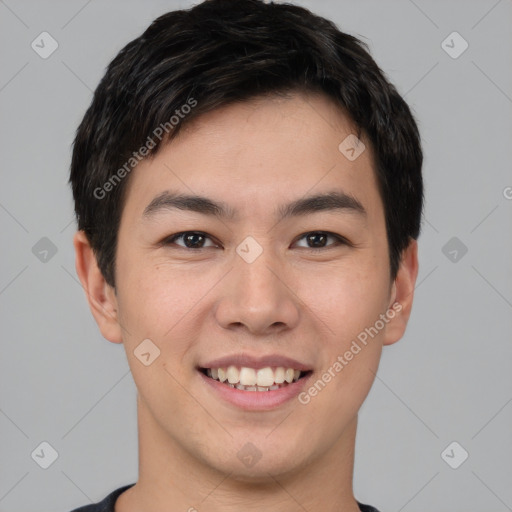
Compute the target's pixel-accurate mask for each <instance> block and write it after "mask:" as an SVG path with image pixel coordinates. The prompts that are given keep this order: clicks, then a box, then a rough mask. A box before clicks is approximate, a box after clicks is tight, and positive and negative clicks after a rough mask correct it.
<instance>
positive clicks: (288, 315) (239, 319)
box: [215, 250, 300, 335]
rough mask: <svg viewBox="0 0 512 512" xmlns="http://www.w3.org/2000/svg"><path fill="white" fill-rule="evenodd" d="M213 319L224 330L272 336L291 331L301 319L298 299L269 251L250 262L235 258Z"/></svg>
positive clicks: (285, 273) (284, 269)
mask: <svg viewBox="0 0 512 512" xmlns="http://www.w3.org/2000/svg"><path fill="white" fill-rule="evenodd" d="M223 284H224V286H223V288H222V291H221V298H220V299H219V301H218V303H217V307H216V310H215V316H216V320H217V322H218V324H219V325H220V326H221V327H223V328H224V329H230V330H238V331H244V330H245V331H247V332H249V333H251V334H252V335H271V334H277V333H279V332H282V331H285V330H288V329H293V328H294V327H295V326H296V325H297V324H298V322H299V318H300V299H299V297H298V296H297V295H296V294H295V293H294V291H293V283H291V282H290V275H289V271H288V275H287V272H286V268H285V263H284V262H283V263H280V262H279V261H278V259H277V258H275V257H272V254H271V251H270V250H264V251H263V253H262V254H261V255H260V256H259V257H258V258H257V259H256V260H255V261H253V262H252V263H248V262H246V261H244V260H243V259H242V258H240V257H238V255H237V256H236V258H235V262H234V268H233V269H232V270H231V272H229V273H228V275H227V276H226V278H225V280H224V283H223Z"/></svg>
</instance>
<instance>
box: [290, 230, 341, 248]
mask: <svg viewBox="0 0 512 512" xmlns="http://www.w3.org/2000/svg"><path fill="white" fill-rule="evenodd" d="M329 238H332V239H334V240H335V243H333V244H327V240H328V239H329ZM303 239H305V240H306V243H307V244H311V245H312V247H311V246H307V247H305V248H306V249H309V250H311V251H321V250H324V249H329V248H331V247H336V246H339V245H350V242H349V241H348V240H347V239H345V238H343V237H342V236H340V235H337V234H335V233H330V232H328V231H310V232H309V233H304V234H303V235H302V236H301V237H300V238H299V239H298V240H303Z"/></svg>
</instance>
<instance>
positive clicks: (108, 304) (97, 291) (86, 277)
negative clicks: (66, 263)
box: [73, 231, 123, 343]
mask: <svg viewBox="0 0 512 512" xmlns="http://www.w3.org/2000/svg"><path fill="white" fill-rule="evenodd" d="M73 245H74V247H75V268H76V273H77V274H78V277H79V279H80V282H81V283H82V287H83V289H84V291H85V294H86V296H87V301H88V302H89V308H90V309H91V312H92V314H93V316H94V319H95V320H96V323H97V324H98V327H99V328H100V331H101V334H102V335H103V337H104V338H106V339H107V340H109V341H111V342H112V343H122V342H123V339H122V332H121V325H120V324H119V322H118V317H117V297H116V293H115V289H114V288H112V287H111V286H110V285H109V284H108V283H107V282H106V281H105V278H104V277H103V274H102V273H101V271H100V269H99V267H98V264H97V261H96V255H95V254H94V252H93V250H92V247H91V245H90V243H89V240H88V239H87V236H86V234H85V232H84V231H77V232H76V233H75V236H74V237H73Z"/></svg>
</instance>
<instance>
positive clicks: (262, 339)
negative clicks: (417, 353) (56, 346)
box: [99, 94, 415, 479]
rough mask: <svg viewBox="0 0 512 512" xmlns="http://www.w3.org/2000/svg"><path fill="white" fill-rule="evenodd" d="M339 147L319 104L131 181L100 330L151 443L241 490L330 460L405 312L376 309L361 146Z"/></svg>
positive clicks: (375, 228) (174, 148)
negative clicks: (116, 353)
mask: <svg viewBox="0 0 512 512" xmlns="http://www.w3.org/2000/svg"><path fill="white" fill-rule="evenodd" d="M355 133H356V132H355V130H354V128H353V127H352V126H351V124H350V122H349V121H348V120H347V118H345V117H344V116H343V114H342V113H341V112H339V111H338V110H336V109H335V108H334V106H333V104H331V103H330V101H329V100H328V99H326V98H324V97H323V96H302V95H298V94H297V95H294V96H292V97H290V98H289V99H283V98H266V99H257V100H252V101H250V102H246V103H243V104H237V105H231V106H228V107H225V108H222V109H219V110H216V111H214V112H211V113H209V114H206V115H203V116H202V117H200V118H198V119H197V121H194V122H193V123H191V124H190V125H188V126H187V127H186V129H185V130H184V131H182V132H181V133H180V135H179V137H178V138H176V139H174V140H173V141H172V142H171V143H170V144H168V145H166V146H165V147H163V148H162V149H161V150H160V152H159V153H158V155H157V156H156V157H155V158H154V159H152V160H145V161H143V162H141V163H140V164H139V166H138V167H137V168H136V169H135V170H134V171H132V175H131V176H130V182H129V184H128V188H127V194H126V202H125V205H124V209H123V213H122V219H121V224H120V228H119V236H118V247H117V254H116V284H117V288H116V292H115V296H114V295H113V296H112V300H113V301H114V302H115V310H116V322H115V323H113V321H109V322H110V323H109V324H107V323H105V321H104V322H103V323H100V322H99V323H100V327H102V332H103V333H104V335H105V337H107V338H108V339H110V340H111V341H114V342H120V341H122V342H123V344H124V346H125V349H126V355H127V358H128V362H129V365H130V368H131V371H132V373H133V377H134V379H135V383H136V385H137V388H138V393H139V414H140V415H143V417H144V421H143V422H142V425H146V427H143V428H148V429H152V430H153V431H154V432H156V431H158V433H159V442H160V443H162V442H163V443H166V444H167V445H168V446H169V447H172V449H173V450H175V451H180V453H182V454H183V455H184V456H186V457H190V458H191V460H192V459H193V460H195V461H197V462H198V463H200V464H203V465H206V466H208V467H210V468H214V469H217V470H220V471H222V472H224V473H232V474H234V475H237V476H238V477H239V478H240V479H258V478H260V477H262V478H263V476H265V475H267V474H268V473H271V474H274V475H276V474H286V473H289V474H291V473H293V472H294V471H299V470H300V469H301V468H305V467H307V466H308V464H313V463H315V462H318V461H320V460H322V457H326V456H327V454H328V453H329V452H330V451H331V450H333V449H334V450H336V447H337V446H339V443H340V439H341V438H342V436H343V432H344V431H345V429H346V427H347V426H348V425H349V424H351V422H353V421H354V419H355V418H356V415H357V411H358V409H359V408H360V406H361V404H362V402H363V401H364V399H365V397H366V396H367V393H368V391H369V389H370V387H371V384H372V382H373V379H374V372H376V371H377V367H378V362H379V358H380V355H381V350H382V346H383V344H387V343H391V342H393V341H396V340H397V339H398V338H399V337H400V336H401V334H402V333H403V329H404V328H405V327H404V325H405V321H406V318H405V317H406V316H407V311H408V307H406V306H404V305H403V304H402V305H400V304H399V305H398V306H397V304H396V303H395V307H394V308H393V303H394V302H395V300H397V282H398V281H397V282H395V283H392V282H391V281H390V276H389V259H388V245H387V237H386V228H385V218H384V210H383V203H382V200H381V198H380V196H379V193H378V189H377V182H376V178H375V174H374V170H373V160H372V154H371V149H370V146H369V143H368V142H367V141H365V140H364V139H363V140H362V142H363V143H364V144H365V149H364V150H363V151H362V153H361V154H360V155H359V156H358V157H357V158H355V159H353V153H356V152H358V150H360V149H361V148H362V146H357V147H356V148H355V152H351V150H350V147H348V150H347V149H346V148H345V150H344V151H345V153H344V152H343V151H341V150H340V149H339V146H340V143H342V141H344V139H345V138H346V137H347V136H349V135H350V134H355ZM349 146H350V145H349ZM352 146H353V144H352ZM344 147H345V146H342V149H343V148H344ZM347 155H348V156H350V157H351V158H348V157H347ZM184 196H200V197H201V198H202V199H197V198H196V199H186V198H185V197H184ZM212 203H215V205H213V204H212ZM402 271H403V270H401V272H402ZM412 274H414V272H413V271H412V272H411V271H410V272H409V275H412ZM399 275H401V274H399ZM414 277H415V276H414ZM398 292H399V293H401V292H400V289H399V290H398ZM408 292H409V295H410V293H411V290H410V287H409V289H408ZM402 295H404V294H403V293H402ZM364 333H366V336H365V335H364ZM143 340H151V341H149V342H148V341H145V342H144V343H145V344H143V345H141V343H142V342H143ZM363 340H364V341H363ZM356 347H358V348H359V350H358V349H357V348H356ZM158 351H159V352H158ZM141 354H145V355H143V356H141ZM148 354H149V355H148ZM141 359H142V360H144V361H145V363H146V364H147V363H149V364H147V365H146V364H144V363H143V362H141ZM224 379H227V380H225V382H221V380H224ZM290 380H291V382H288V381H290ZM237 383H238V385H237ZM230 384H231V385H230ZM239 388H241V389H239ZM139 425H141V423H139Z"/></svg>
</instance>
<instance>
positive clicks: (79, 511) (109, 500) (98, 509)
mask: <svg viewBox="0 0 512 512" xmlns="http://www.w3.org/2000/svg"><path fill="white" fill-rule="evenodd" d="M134 485H135V484H130V485H125V486H124V487H120V488H119V489H116V490H115V491H113V492H111V493H110V494H109V495H108V496H107V497H106V498H105V499H104V500H103V501H100V502H99V503H96V504H92V505H85V506H84V507H80V508H75V509H74V510H72V511H71V512H114V504H115V502H116V500H117V498H118V497H119V495H120V494H122V493H123V492H124V491H126V489H129V488H130V487H133V486H134ZM357 504H358V505H359V510H361V512H379V511H378V510H377V509H376V508H374V507H372V506H370V505H363V504H362V503H359V502H358V503H357Z"/></svg>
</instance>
